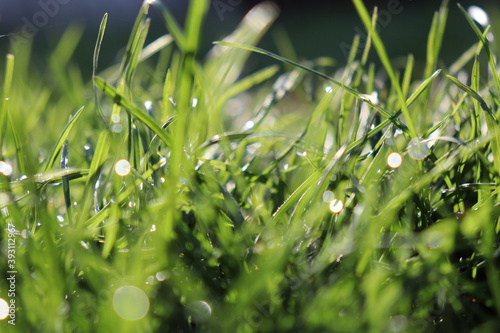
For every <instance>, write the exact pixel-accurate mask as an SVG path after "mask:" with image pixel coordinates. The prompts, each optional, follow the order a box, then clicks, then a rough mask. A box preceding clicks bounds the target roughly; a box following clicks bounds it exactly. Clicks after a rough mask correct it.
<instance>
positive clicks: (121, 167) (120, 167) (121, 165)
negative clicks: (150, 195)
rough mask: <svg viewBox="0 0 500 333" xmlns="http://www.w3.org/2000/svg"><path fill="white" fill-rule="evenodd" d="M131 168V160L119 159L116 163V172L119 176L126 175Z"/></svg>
mask: <svg viewBox="0 0 500 333" xmlns="http://www.w3.org/2000/svg"><path fill="white" fill-rule="evenodd" d="M131 170H132V167H131V166H130V162H129V161H127V160H119V161H118V162H116V164H115V172H116V174H117V175H118V176H121V177H125V176H126V175H128V174H129V173H130V171H131Z"/></svg>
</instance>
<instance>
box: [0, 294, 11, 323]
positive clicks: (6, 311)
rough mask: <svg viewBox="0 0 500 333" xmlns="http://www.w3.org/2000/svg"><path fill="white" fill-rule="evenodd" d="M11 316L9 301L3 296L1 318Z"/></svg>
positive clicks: (0, 307)
mask: <svg viewBox="0 0 500 333" xmlns="http://www.w3.org/2000/svg"><path fill="white" fill-rule="evenodd" d="M8 316H9V303H7V301H6V300H4V299H3V298H0V320H4V319H6V318H7V317H8Z"/></svg>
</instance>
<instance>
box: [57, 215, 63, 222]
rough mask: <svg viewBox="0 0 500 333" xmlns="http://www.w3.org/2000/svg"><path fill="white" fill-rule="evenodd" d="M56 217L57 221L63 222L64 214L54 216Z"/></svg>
mask: <svg viewBox="0 0 500 333" xmlns="http://www.w3.org/2000/svg"><path fill="white" fill-rule="evenodd" d="M56 219H57V221H59V222H64V216H62V215H57V216H56Z"/></svg>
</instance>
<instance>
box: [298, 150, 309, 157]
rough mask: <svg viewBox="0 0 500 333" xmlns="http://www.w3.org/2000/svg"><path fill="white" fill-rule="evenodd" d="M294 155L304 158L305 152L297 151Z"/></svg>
mask: <svg viewBox="0 0 500 333" xmlns="http://www.w3.org/2000/svg"><path fill="white" fill-rule="evenodd" d="M296 154H297V156H300V157H306V156H307V151H305V150H304V151H302V150H297V152H296Z"/></svg>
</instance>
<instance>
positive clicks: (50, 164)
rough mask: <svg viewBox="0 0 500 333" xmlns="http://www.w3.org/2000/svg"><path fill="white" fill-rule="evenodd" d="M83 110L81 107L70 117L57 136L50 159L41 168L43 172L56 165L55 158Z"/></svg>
mask: <svg viewBox="0 0 500 333" xmlns="http://www.w3.org/2000/svg"><path fill="white" fill-rule="evenodd" d="M83 109H84V107H83V106H82V107H81V108H80V109H79V110H78V111H76V113H75V114H74V115H73V116H72V117H71V119H70V120H69V121H68V123H67V124H66V126H65V127H64V129H63V131H62V132H61V134H60V135H59V138H58V139H57V141H56V144H55V146H54V149H52V153H51V154H50V157H49V158H48V159H47V164H46V165H45V167H44V168H43V171H44V172H46V171H48V170H49V169H50V168H52V167H53V166H54V164H55V163H56V161H57V156H58V155H59V153H60V152H61V149H62V147H63V146H64V142H65V141H66V140H67V139H68V136H69V133H70V132H71V130H72V129H73V127H74V126H75V124H76V121H77V120H78V118H80V116H81V114H82V112H83Z"/></svg>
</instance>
